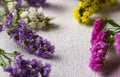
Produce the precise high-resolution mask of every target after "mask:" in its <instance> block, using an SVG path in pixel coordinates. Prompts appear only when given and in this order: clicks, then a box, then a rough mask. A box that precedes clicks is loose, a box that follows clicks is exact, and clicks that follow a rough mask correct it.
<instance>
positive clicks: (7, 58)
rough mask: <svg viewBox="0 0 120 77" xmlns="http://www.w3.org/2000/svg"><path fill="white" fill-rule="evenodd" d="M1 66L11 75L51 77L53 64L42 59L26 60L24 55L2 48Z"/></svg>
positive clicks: (16, 76)
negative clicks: (8, 51)
mask: <svg viewBox="0 0 120 77" xmlns="http://www.w3.org/2000/svg"><path fill="white" fill-rule="evenodd" d="M0 66H2V67H3V69H4V71H5V72H9V73H10V75H9V77H49V74H50V72H51V65H50V64H48V63H43V62H42V61H41V60H36V59H32V60H29V59H27V60H25V59H23V55H22V54H21V53H18V52H17V51H14V52H13V53H7V52H6V51H4V50H2V49H0Z"/></svg>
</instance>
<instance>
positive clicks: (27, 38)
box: [9, 20, 55, 58]
mask: <svg viewBox="0 0 120 77" xmlns="http://www.w3.org/2000/svg"><path fill="white" fill-rule="evenodd" d="M9 34H10V36H11V38H13V39H14V41H15V42H16V43H17V44H18V45H19V44H21V43H24V44H25V49H26V50H27V51H28V52H29V53H32V54H35V55H36V56H40V57H43V58H48V57H49V56H50V54H53V53H54V51H55V50H54V46H53V45H51V43H50V42H49V41H47V40H46V39H43V38H42V37H41V36H39V35H37V34H36V32H35V31H34V30H32V29H28V28H26V23H25V22H24V21H22V20H19V21H18V26H17V27H16V28H15V29H13V30H12V31H10V33H9Z"/></svg>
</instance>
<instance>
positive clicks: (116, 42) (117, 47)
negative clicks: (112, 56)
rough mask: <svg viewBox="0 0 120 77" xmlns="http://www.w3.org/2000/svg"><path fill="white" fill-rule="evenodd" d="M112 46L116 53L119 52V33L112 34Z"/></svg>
mask: <svg viewBox="0 0 120 77" xmlns="http://www.w3.org/2000/svg"><path fill="white" fill-rule="evenodd" d="M114 39H115V42H114V48H115V51H116V53H117V54H120V34H115V36H114Z"/></svg>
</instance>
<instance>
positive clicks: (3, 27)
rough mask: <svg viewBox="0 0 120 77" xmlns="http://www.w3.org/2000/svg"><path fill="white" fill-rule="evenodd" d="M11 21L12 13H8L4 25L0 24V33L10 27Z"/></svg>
mask: <svg viewBox="0 0 120 77" xmlns="http://www.w3.org/2000/svg"><path fill="white" fill-rule="evenodd" d="M12 20H13V15H12V12H9V13H8V14H7V15H6V21H5V23H4V24H2V25H1V24H0V32H1V31H3V30H5V29H6V28H9V27H10V26H11V25H12Z"/></svg>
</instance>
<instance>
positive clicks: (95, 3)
mask: <svg viewBox="0 0 120 77" xmlns="http://www.w3.org/2000/svg"><path fill="white" fill-rule="evenodd" d="M114 3H116V0H92V1H91V0H80V2H79V4H78V7H77V8H75V9H74V10H73V15H74V18H75V19H76V20H77V21H78V22H81V23H85V24H88V23H89V22H90V16H91V15H92V14H94V13H95V12H96V11H98V10H100V9H102V8H105V7H107V6H110V5H112V4H114Z"/></svg>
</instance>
